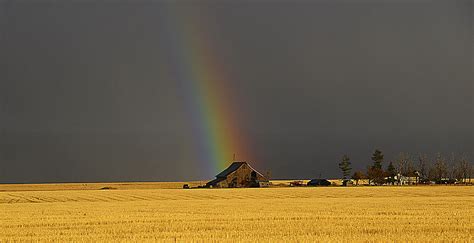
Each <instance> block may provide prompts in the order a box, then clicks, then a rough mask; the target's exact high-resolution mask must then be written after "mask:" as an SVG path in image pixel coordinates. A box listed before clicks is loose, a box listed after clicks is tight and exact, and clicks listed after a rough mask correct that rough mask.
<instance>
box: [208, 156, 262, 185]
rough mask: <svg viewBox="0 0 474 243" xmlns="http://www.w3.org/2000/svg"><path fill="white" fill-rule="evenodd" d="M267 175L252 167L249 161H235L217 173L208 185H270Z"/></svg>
mask: <svg viewBox="0 0 474 243" xmlns="http://www.w3.org/2000/svg"><path fill="white" fill-rule="evenodd" d="M269 184H270V182H269V180H268V178H267V177H265V176H264V175H262V174H261V173H259V172H258V171H256V170H255V169H254V168H252V167H251V166H250V165H249V164H248V163H247V162H233V163H232V164H231V165H230V166H229V167H227V169H225V170H224V171H222V172H221V173H219V174H218V175H216V179H214V180H212V181H210V182H208V183H207V184H206V187H217V188H233V187H268V186H269Z"/></svg>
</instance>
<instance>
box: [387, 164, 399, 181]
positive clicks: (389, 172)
mask: <svg viewBox="0 0 474 243" xmlns="http://www.w3.org/2000/svg"><path fill="white" fill-rule="evenodd" d="M396 175H397V172H396V170H395V166H393V163H392V161H390V163H389V164H388V166H387V176H388V178H389V179H388V182H389V183H391V184H392V185H393V183H394V182H395V176H396Z"/></svg>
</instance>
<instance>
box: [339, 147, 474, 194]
mask: <svg viewBox="0 0 474 243" xmlns="http://www.w3.org/2000/svg"><path fill="white" fill-rule="evenodd" d="M371 160H372V164H371V165H369V166H367V169H366V171H360V170H359V171H355V172H354V173H353V174H351V171H352V167H351V166H352V164H351V161H350V158H349V156H347V155H344V156H343V157H342V159H341V162H340V163H339V164H338V166H339V168H340V169H341V172H342V178H341V179H342V181H343V185H344V186H347V185H348V183H351V182H352V180H354V181H355V184H356V185H359V181H360V180H368V183H369V184H370V185H384V184H389V185H402V184H433V183H435V184H454V183H464V184H468V183H469V184H470V183H471V176H472V174H473V172H474V166H473V165H472V164H471V163H470V162H469V161H468V159H467V157H466V156H464V155H460V156H457V155H456V154H454V153H453V154H451V156H449V157H445V156H444V155H442V154H441V153H438V154H436V155H435V156H434V157H433V158H430V157H429V156H428V155H426V154H419V155H417V156H413V155H411V154H409V153H400V154H399V155H398V157H397V158H396V159H395V160H393V161H389V162H388V163H387V164H386V165H385V164H384V162H385V161H384V154H383V153H382V151H381V150H378V149H376V150H375V151H374V153H373V154H372V156H371ZM351 179H352V180H351Z"/></svg>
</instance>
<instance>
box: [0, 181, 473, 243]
mask: <svg viewBox="0 0 474 243" xmlns="http://www.w3.org/2000/svg"><path fill="white" fill-rule="evenodd" d="M126 188H127V189H117V190H62V191H61V190H59V191H58V190H56V191H54V190H51V191H34V190H32V191H19V190H16V191H12V190H11V189H10V190H3V192H0V229H1V230H0V241H10V240H14V241H15V240H16V241H17V240H19V241H25V240H34V241H115V240H124V241H127V240H131V241H144V240H145V241H148V240H150V241H151V240H165V241H226V240H227V241H267V242H273V241H303V242H307V241H329V240H330V241H364V240H369V241H393V240H396V241H407V240H410V241H445V240H447V241H466V242H468V241H470V242H472V240H473V232H474V225H473V222H474V221H473V218H474V187H464V186H418V187H350V188H342V187H327V188H262V189H258V188H255V189H191V190H183V189H131V187H126ZM1 189H2V187H1V186H0V190H1Z"/></svg>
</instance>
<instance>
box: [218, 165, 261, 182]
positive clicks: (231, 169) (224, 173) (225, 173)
mask: <svg viewBox="0 0 474 243" xmlns="http://www.w3.org/2000/svg"><path fill="white" fill-rule="evenodd" d="M242 165H247V166H248V167H249V168H250V169H251V170H253V171H255V172H256V173H257V174H259V175H260V176H261V177H263V178H266V176H264V175H262V174H261V173H260V172H258V171H257V170H256V169H254V168H252V166H250V165H249V163H247V162H245V161H243V162H233V163H232V164H231V165H229V167H227V169H225V170H224V171H222V172H221V173H219V174H218V175H216V178H225V177H227V176H228V175H229V174H230V173H232V172H234V171H236V170H237V169H239V168H240V167H241V166H242Z"/></svg>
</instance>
